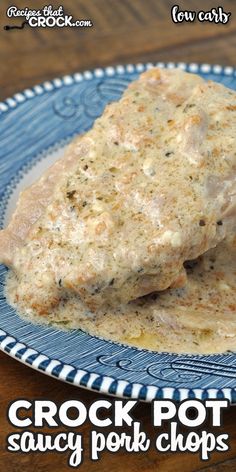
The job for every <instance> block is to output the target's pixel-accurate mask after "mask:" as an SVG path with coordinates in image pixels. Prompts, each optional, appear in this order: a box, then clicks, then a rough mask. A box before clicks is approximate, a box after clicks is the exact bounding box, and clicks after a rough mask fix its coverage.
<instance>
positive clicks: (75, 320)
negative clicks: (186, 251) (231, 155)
mask: <svg viewBox="0 0 236 472" xmlns="http://www.w3.org/2000/svg"><path fill="white" fill-rule="evenodd" d="M187 272H188V280H187V282H186V286H185V288H182V289H169V290H166V291H164V292H160V293H159V294H153V295H150V296H147V297H143V298H141V299H139V300H136V301H135V302H132V303H129V304H128V305H125V306H122V307H120V308H119V309H110V310H107V311H106V312H104V311H98V312H96V313H91V312H89V311H88V310H87V309H85V308H84V305H83V304H82V303H81V301H80V300H79V299H78V298H77V297H75V296H73V297H71V298H69V299H68V300H64V301H61V303H60V304H59V306H57V307H56V308H55V309H54V310H53V311H51V312H50V313H49V315H48V316H47V317H42V316H41V317H39V316H38V315H36V313H34V312H33V310H32V309H28V310H26V311H25V307H23V306H22V307H21V306H20V304H19V302H17V287H18V283H17V280H16V277H15V275H14V274H13V273H11V272H10V275H9V277H8V280H7V285H6V293H7V298H8V300H9V303H10V304H12V305H14V306H15V307H17V309H18V311H19V314H20V315H21V316H23V317H24V318H26V319H27V318H28V319H30V321H32V320H33V321H35V322H39V323H51V324H53V325H55V326H56V327H58V328H62V329H64V328H69V329H72V328H73V329H78V328H80V329H82V330H84V331H87V332H89V333H91V334H93V335H96V336H100V337H102V338H105V339H111V340H114V341H118V342H121V343H125V344H130V345H133V346H137V347H139V348H146V349H151V350H154V351H160V350H161V351H168V352H184V353H216V352H225V351H227V350H236V239H234V241H233V240H231V241H230V242H229V243H227V244H226V243H222V244H221V245H220V246H219V247H218V248H217V249H213V250H211V251H208V253H206V254H205V255H204V256H202V257H201V258H199V259H198V260H197V261H196V262H195V263H189V264H188V267H187Z"/></svg>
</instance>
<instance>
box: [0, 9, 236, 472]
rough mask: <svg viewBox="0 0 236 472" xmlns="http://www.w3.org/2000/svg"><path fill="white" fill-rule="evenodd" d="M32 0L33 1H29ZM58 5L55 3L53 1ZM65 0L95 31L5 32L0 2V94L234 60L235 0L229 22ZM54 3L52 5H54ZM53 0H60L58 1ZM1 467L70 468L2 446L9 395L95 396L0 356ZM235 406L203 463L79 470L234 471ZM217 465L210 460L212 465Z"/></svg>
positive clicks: (162, 458) (110, 458) (150, 460)
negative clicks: (62, 79)
mask: <svg viewBox="0 0 236 472" xmlns="http://www.w3.org/2000/svg"><path fill="white" fill-rule="evenodd" d="M32 3H33V5H32ZM46 3H50V2H45V1H39V0H35V1H34V2H26V1H25V0H24V1H19V0H18V2H17V5H18V7H19V8H20V7H21V8H23V7H25V6H28V7H31V8H32V7H33V8H35V9H37V8H41V7H42V6H44V5H45V4H46ZM57 3H58V2H57ZM61 3H63V5H64V7H65V10H66V12H67V13H68V14H72V15H73V16H74V18H76V19H77V18H88V19H91V20H92V21H93V24H94V26H93V28H92V29H84V30H80V31H79V30H77V29H68V28H64V29H30V28H28V27H26V28H25V29H24V30H22V31H20V30H12V31H4V30H3V26H4V25H6V24H13V23H14V24H20V23H21V20H19V19H17V20H12V19H8V18H6V15H5V11H6V9H7V7H9V6H10V5H11V4H12V2H9V1H6V0H2V1H1V5H0V13H1V15H0V22H1V30H0V35H1V38H0V60H1V67H0V85H1V87H0V99H4V98H6V97H7V96H10V95H11V94H13V93H15V92H17V91H20V90H21V89H23V88H26V87H30V86H31V85H34V84H35V83H38V82H42V81H44V80H46V79H50V78H53V77H55V76H60V75H63V74H67V73H72V72H75V71H80V70H85V69H88V68H93V67H99V66H105V65H111V64H117V63H129V62H140V61H187V62H201V63H220V64H225V65H232V66H234V65H235V63H234V61H235V57H236V56H235V51H236V34H235V33H236V3H235V1H234V0H231V1H230V0H225V1H224V2H221V3H223V6H224V9H225V11H231V12H232V16H231V20H230V22H229V23H228V24H227V25H221V24H218V25H214V24H209V23H205V24H204V23H201V24H200V23H199V22H195V23H193V24H192V23H190V24H189V23H186V24H178V25H176V24H173V23H172V21H171V16H170V9H171V6H172V5H173V4H174V3H175V2H171V1H169V0H161V1H160V0H159V1H157V0H67V1H64V2H61ZM199 3H201V8H204V9H205V10H209V9H210V8H212V7H216V6H218V3H217V2H213V1H209V0H205V1H204V2H199V1H198V0H192V1H190V0H189V1H181V0H180V1H179V2H178V4H179V5H180V7H181V8H182V9H188V8H189V9H191V10H194V9H198V6H199ZM56 5H57V4H56ZM57 6H58V5H57ZM0 375H1V388H0V402H1V409H0V448H1V452H0V470H1V471H3V470H4V472H20V471H21V472H22V471H24V472H34V471H35V472H36V471H37V472H49V471H50V472H51V471H54V470H55V471H60V472H64V471H65V470H69V469H68V467H67V465H66V456H62V455H60V454H46V455H39V454H34V455H32V454H30V455H19V454H10V453H7V452H6V451H5V450H4V444H5V439H6V436H7V434H9V433H10V432H11V431H12V428H11V427H10V426H9V425H8V423H7V420H6V410H7V406H8V404H9V402H10V401H12V400H14V399H17V398H22V397H23V398H28V399H34V398H48V399H51V400H54V401H57V402H58V403H61V402H62V401H65V400H67V399H70V398H77V399H81V400H83V401H84V402H86V403H87V404H89V403H90V402H91V401H93V400H95V399H98V398H100V396H99V395H98V394H95V393H91V392H88V391H85V390H82V389H77V388H75V387H73V386H70V385H67V384H63V383H60V382H58V381H56V380H54V379H51V378H49V377H46V376H44V375H43V374H39V373H38V372H35V371H33V370H31V369H30V368H28V367H25V366H24V365H22V364H20V363H18V362H17V361H15V360H13V359H11V358H9V357H7V356H6V355H5V354H2V353H1V354H0ZM136 416H137V418H138V419H141V420H142V421H143V428H144V429H145V430H146V431H147V432H149V434H150V435H151V436H152V435H153V434H154V432H153V431H152V429H151V427H150V421H149V418H150V405H148V404H144V403H143V404H140V405H139V407H138V409H137V412H136ZM235 421H236V408H233V407H231V409H230V411H228V412H227V413H226V414H225V415H224V428H223V429H224V431H225V432H227V433H229V434H230V437H231V440H230V445H231V449H230V451H228V452H227V453H225V454H219V453H217V454H213V455H212V458H211V461H210V462H207V463H202V462H201V461H200V460H199V459H198V456H196V455H190V454H164V455H160V454H157V453H155V452H154V450H150V451H149V452H148V453H147V454H145V455H143V454H138V455H134V454H132V455H127V454H124V453H118V454H115V455H113V454H108V453H105V454H104V456H103V459H102V461H101V462H99V463H91V462H90V461H88V459H86V460H85V462H84V464H83V465H82V466H81V470H87V471H90V470H91V471H93V470H96V471H98V472H99V471H103V472H106V471H107V472H108V471H109V472H110V471H111V470H112V471H113V472H121V471H124V470H125V471H128V472H137V471H141V470H142V472H146V471H148V472H154V471H159V472H170V471H171V472H178V471H180V470H181V471H182V472H190V471H191V472H192V471H197V470H201V471H203V470H205V468H206V470H208V472H213V471H216V472H219V471H227V472H230V471H234V470H236V427H235ZM89 431H90V428H89V425H87V424H86V425H85V426H84V427H82V432H83V434H84V438H85V446H86V445H88V440H89ZM213 464H214V465H213Z"/></svg>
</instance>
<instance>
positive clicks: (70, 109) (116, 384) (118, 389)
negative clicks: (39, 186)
mask: <svg viewBox="0 0 236 472" xmlns="http://www.w3.org/2000/svg"><path fill="white" fill-rule="evenodd" d="M155 65H158V66H159V67H168V68H172V67H174V66H175V64H173V63H169V64H162V63H161V64H160V63H158V64H155ZM151 66H152V64H146V65H143V64H137V65H131V64H130V65H127V66H117V67H114V68H113V67H107V68H106V69H96V70H95V71H93V72H90V71H86V72H84V73H83V74H80V73H76V74H74V75H72V76H70V75H68V76H65V77H63V78H61V79H55V80H53V81H50V82H45V83H44V84H42V85H37V86H35V87H33V88H32V89H27V90H25V91H23V92H22V93H17V94H16V95H14V96H13V97H12V98H9V99H7V100H6V101H5V102H3V103H0V127H1V133H0V144H1V145H0V149H1V151H0V192H1V193H0V199H1V200H0V224H1V226H2V227H3V226H4V224H6V221H7V219H8V218H9V214H10V212H11V211H12V208H13V206H14V204H15V201H16V198H17V194H18V193H19V190H20V188H22V187H23V186H24V185H26V184H28V183H29V182H30V181H31V180H32V179H33V177H34V178H35V176H36V175H37V174H39V172H41V171H42V170H43V168H44V166H45V164H46V165H47V164H48V163H49V161H50V162H53V160H55V158H56V157H58V156H59V155H60V153H61V149H62V148H63V146H64V145H65V143H66V142H67V141H69V140H70V139H71V137H72V136H73V135H74V134H77V133H81V132H84V131H86V130H88V129H89V128H90V127H91V126H92V124H93V121H94V120H95V118H97V117H98V116H99V115H100V114H101V113H102V111H103V109H104V107H105V105H106V104H107V103H108V102H109V101H112V100H117V99H118V98H119V97H120V95H121V94H122V92H123V91H124V89H125V88H126V87H127V85H128V84H129V82H131V81H132V80H134V79H136V78H137V77H138V75H139V73H140V72H142V71H144V70H146V69H147V68H149V67H151ZM177 66H178V67H180V68H182V69H184V70H187V71H190V72H194V73H199V74H200V75H202V76H203V77H204V78H207V79H212V80H215V81H217V82H221V83H224V84H225V85H226V86H228V87H231V88H233V89H236V71H235V70H234V69H233V68H232V67H225V68H223V67H221V66H219V65H217V66H210V65H208V64H203V65H201V66H198V65H197V64H189V65H186V64H183V63H181V64H177ZM5 274H6V268H5V267H4V266H0V288H1V292H0V311H1V316H0V346H1V349H2V350H3V351H5V352H6V353H8V354H10V355H11V356H13V357H15V358H16V359H18V360H20V361H22V362H24V363H25V364H27V365H30V366H31V367H33V368H35V369H38V370H40V371H41V372H44V373H46V374H48V375H51V376H53V377H56V378H58V379H60V380H64V381H66V382H70V383H72V384H74V385H76V386H81V387H85V388H88V389H92V390H95V391H97V392H102V393H108V394H112V395H117V396H120V397H127V398H135V399H136V398H137V399H141V400H146V401H151V400H152V399H154V398H173V399H175V400H182V399H185V398H199V399H206V398H228V399H229V400H230V401H231V402H233V403H234V402H236V354H233V353H228V354H224V355H219V354H217V355H206V356H202V355H201V356H200V355H198V356H193V355H177V354H169V353H156V352H151V351H147V350H140V349H136V348H133V347H129V346H124V345H120V344H118V343H114V342H109V341H104V340H102V339H99V338H96V337H94V336H90V335H88V334H86V333H84V332H82V331H70V332H63V331H59V330H56V329H53V328H50V327H45V326H35V325H33V324H29V323H26V322H25V321H23V320H22V319H21V318H19V317H18V316H17V314H16V313H15V311H14V310H13V309H12V308H11V307H10V306H9V305H8V304H7V303H6V300H5V298H4V293H3V286H4V277H5Z"/></svg>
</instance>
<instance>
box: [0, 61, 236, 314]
mask: <svg viewBox="0 0 236 472" xmlns="http://www.w3.org/2000/svg"><path fill="white" fill-rule="evenodd" d="M235 149H236V93H235V92H234V91H232V90H229V89H227V88H225V87H224V86H222V85H220V84H216V83H213V82H205V81H204V80H203V79H202V78H200V77H199V76H196V75H193V74H188V73H185V72H182V71H180V70H159V69H153V70H151V71H148V72H145V73H144V74H142V75H141V77H140V78H139V79H138V80H137V81H135V82H133V83H132V84H131V85H130V86H129V87H128V89H127V91H126V92H125V93H124V95H123V97H122V98H121V100H120V101H119V102H116V103H112V104H110V105H108V106H107V107H106V109H105V111H104V113H103V115H102V117H101V118H99V119H98V120H97V121H96V122H95V124H94V126H93V128H92V130H90V131H89V132H88V133H87V134H86V135H84V136H83V137H82V138H81V137H79V138H78V139H76V140H75V141H74V142H73V143H72V144H71V145H70V147H69V148H68V150H67V152H66V155H65V157H64V158H63V159H62V160H61V161H60V162H59V163H57V164H55V166H53V167H52V168H51V169H50V170H49V171H48V173H47V174H46V176H43V177H42V178H41V180H40V181H39V183H36V184H35V185H34V186H32V187H31V189H29V190H26V193H23V194H22V196H21V199H20V202H19V205H18V207H17V210H16V213H15V215H14V216H13V219H12V222H10V225H9V227H8V228H7V229H6V230H4V231H3V232H2V233H0V252H1V260H2V261H3V262H4V263H6V264H7V265H9V266H11V267H12V268H13V270H14V271H15V273H16V276H17V279H18V289H17V297H18V298H19V300H20V301H21V306H22V303H23V304H25V309H26V310H28V311H30V310H35V311H36V312H37V313H39V314H41V315H47V314H48V313H49V311H50V310H51V309H52V308H53V307H55V306H56V305H57V304H58V303H60V301H61V300H63V297H67V298H68V294H70V293H71V295H72V296H74V295H75V294H77V295H78V296H79V297H80V298H81V300H82V301H83V302H84V303H85V304H86V305H87V306H88V307H89V308H90V309H91V310H94V311H95V310H96V309H97V308H98V307H101V306H105V305H113V306H117V305H119V304H121V303H126V302H128V301H130V300H134V299H136V298H137V297H140V296H143V295H145V294H148V293H150V292H153V291H157V290H165V289H166V288H168V287H171V286H172V287H175V286H179V285H183V284H184V283H185V277H186V275H185V270H184V268H183V263H184V262H185V261H186V260H191V259H195V258H196V257H198V256H199V255H200V254H203V253H205V252H206V251H207V250H208V249H210V248H213V247H215V246H216V245H217V244H218V243H219V242H220V241H222V240H223V239H224V238H225V236H226V235H227V234H228V233H229V232H232V231H235V206H236V151H235ZM35 191H36V194H37V199H38V200H37V202H35ZM33 200H34V202H33ZM27 202H28V203H27ZM22 211H23V218H22Z"/></svg>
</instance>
